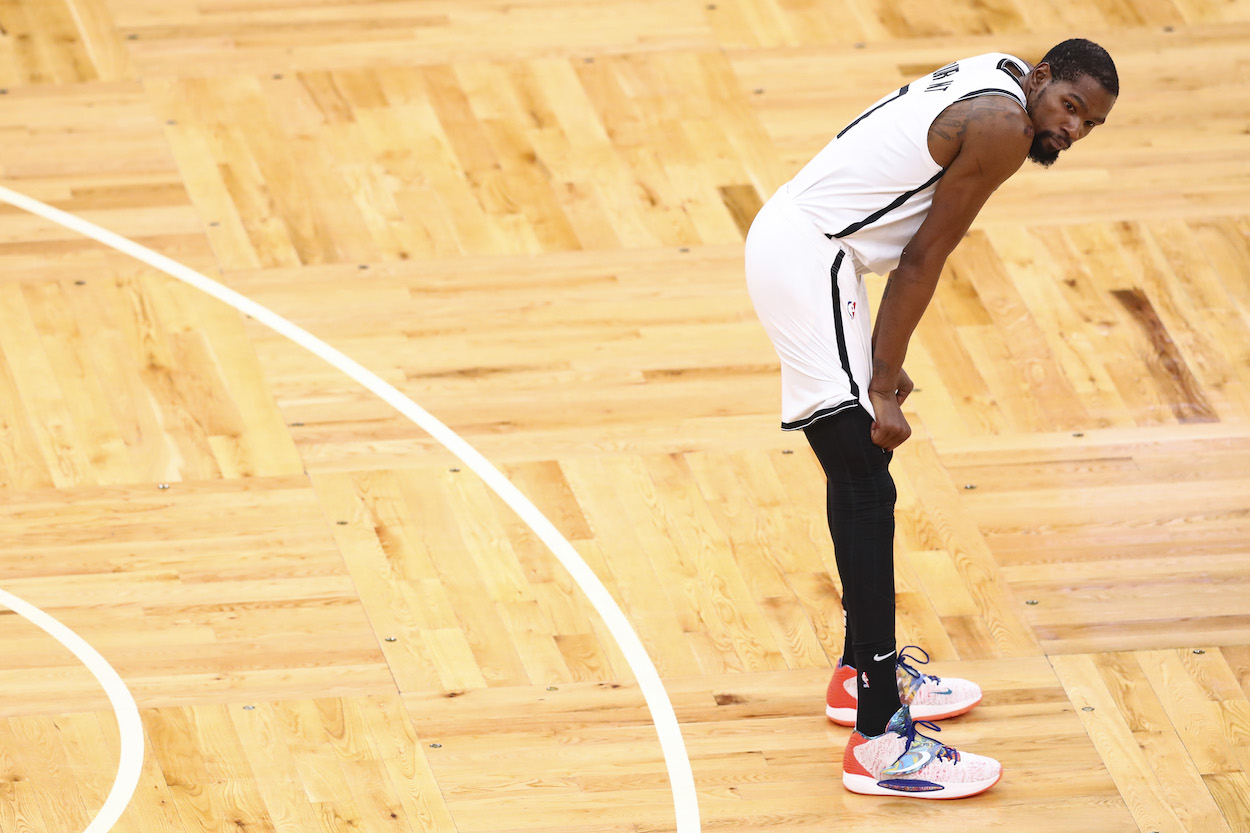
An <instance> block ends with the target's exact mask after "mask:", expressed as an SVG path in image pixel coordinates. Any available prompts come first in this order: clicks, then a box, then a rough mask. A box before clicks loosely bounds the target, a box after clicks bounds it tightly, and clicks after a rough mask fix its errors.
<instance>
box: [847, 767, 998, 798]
mask: <svg viewBox="0 0 1250 833" xmlns="http://www.w3.org/2000/svg"><path fill="white" fill-rule="evenodd" d="M1002 777H1003V771H1002V770H1001V769H1000V770H999V771H998V777H997V778H995V779H994V780H993V781H970V782H968V783H966V784H946V785H936V784H930V783H929V782H927V781H917V782H915V784H916V786H915V787H913V788H911V789H908V788H907V787H905V786H898V787H887V786H882V784H884V783H886V782H884V781H878V780H877V779H875V778H870V777H869V776H867V775H848V774H847V773H845V772H844V773H842V786H844V787H846V788H847V789H848V790H850V791H851V792H853V793H858V794H859V795H888V796H894V797H896V798H923V799H928V800H930V801H949V800H953V799H958V798H970V797H972V796H974V795H980V794H981V793H983V792H985V791H986V790H988V789H989V788H990V787H992V786H994V785H995V784H997V783H998V782H999V781H1000V780H1002ZM895 783H896V784H900V785H903V784H906V783H907V782H906V780H905V779H900V780H899V781H897V782H895ZM921 785H924V786H921Z"/></svg>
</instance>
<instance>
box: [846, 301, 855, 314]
mask: <svg viewBox="0 0 1250 833" xmlns="http://www.w3.org/2000/svg"><path fill="white" fill-rule="evenodd" d="M846 314H847V315H849V316H851V318H854V317H855V302H854V301H847V302H846Z"/></svg>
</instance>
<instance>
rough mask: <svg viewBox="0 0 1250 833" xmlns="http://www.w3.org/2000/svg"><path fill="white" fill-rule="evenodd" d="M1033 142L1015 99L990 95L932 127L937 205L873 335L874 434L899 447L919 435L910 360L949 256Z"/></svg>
mask: <svg viewBox="0 0 1250 833" xmlns="http://www.w3.org/2000/svg"><path fill="white" fill-rule="evenodd" d="M1032 140H1033V125H1032V121H1031V120H1030V119H1029V117H1028V115H1026V114H1025V112H1024V110H1023V109H1021V107H1020V105H1019V104H1017V103H1016V102H1015V101H1013V100H1011V99H1008V98H1004V97H1002V96H982V97H978V98H974V99H970V100H969V101H963V102H958V103H956V104H952V105H951V106H950V107H948V108H946V110H944V111H943V112H942V114H941V115H939V116H938V118H936V119H935V120H934V122H933V124H932V126H930V128H929V152H930V154H931V155H932V156H933V159H934V161H935V162H937V163H938V164H939V165H942V166H943V167H944V168H945V169H946V173H945V174H943V176H942V179H941V180H939V181H938V186H937V190H936V191H935V192H934V194H933V207H932V208H931V209H930V210H929V215H928V216H927V217H926V218H925V221H924V222H923V223H922V224H921V226H920V228H919V229H918V230H917V231H916V234H915V236H914V237H912V239H911V242H909V243H908V244H907V246H906V247H905V248H904V249H903V254H902V257H901V258H900V259H899V264H898V268H897V269H895V270H894V271H893V272H892V273H890V277H889V280H888V281H887V282H886V287H885V293H884V294H883V295H882V296H881V307H880V309H879V310H878V311H877V320H876V324H875V325H874V328H873V333H872V354H873V355H872V381H871V382H870V383H869V385H868V395H869V398H870V399H871V401H872V405H873V410H874V411H876V416H877V419H876V422H875V423H874V424H873V428H872V440H873V442H874V443H876V444H877V445H879V446H881V447H882V448H885V449H894V448H896V447H898V446H899V445H900V444H901V443H902V442H903V441H904V440H906V439H907V438H908V437H909V436H910V435H911V428H910V427H909V426H908V425H907V421H906V419H904V418H903V412H902V409H901V407H900V404H901V397H900V396H899V395H898V394H902V393H903V392H904V391H903V387H904V384H906V385H907V386H908V389H910V380H907V381H906V382H905V383H904V381H903V380H904V379H906V376H905V375H904V374H903V359H904V357H905V356H906V355H907V344H908V342H909V341H910V340H911V335H912V333H913V332H914V331H915V329H916V325H917V324H918V323H920V317H921V315H923V314H924V311H925V308H926V307H928V305H929V301H930V300H931V299H932V297H933V291H934V289H936V287H937V281H938V277H939V276H940V275H941V273H942V267H943V266H944V265H945V263H946V258H947V257H948V256H949V255H950V253H951V252H952V251H954V250H955V246H956V245H958V243H959V241H960V240H961V239H962V238H963V236H964V235H965V234H967V232H968V228H969V226H971V225H972V221H973V220H974V219H975V218H976V216H977V213H978V212H979V211H980V210H981V207H982V206H983V205H985V201H986V200H987V199H989V197H990V194H992V193H994V190H995V189H996V188H998V186H999V185H1001V184H1002V183H1003V182H1005V181H1006V180H1007V178H1008V177H1010V176H1011V175H1012V174H1014V173H1015V172H1016V171H1017V170H1019V168H1020V165H1021V164H1023V163H1024V159H1025V157H1026V156H1027V155H1028V152H1029V145H1030V144H1031V143H1032Z"/></svg>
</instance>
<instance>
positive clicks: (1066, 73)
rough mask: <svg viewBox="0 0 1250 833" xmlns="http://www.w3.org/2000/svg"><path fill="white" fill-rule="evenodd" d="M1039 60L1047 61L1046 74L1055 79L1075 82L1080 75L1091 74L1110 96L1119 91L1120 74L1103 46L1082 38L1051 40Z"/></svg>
mask: <svg viewBox="0 0 1250 833" xmlns="http://www.w3.org/2000/svg"><path fill="white" fill-rule="evenodd" d="M1041 63H1043V64H1050V77H1051V78H1054V79H1055V80H1056V81H1072V82H1075V81H1076V80H1077V79H1078V78H1080V77H1081V76H1082V75H1088V76H1089V77H1090V78H1093V79H1094V80H1095V81H1097V82H1098V83H1099V84H1101V85H1102V87H1103V89H1104V90H1106V91H1107V92H1109V93H1111V94H1112V95H1114V96H1118V95H1119V94H1120V76H1119V75H1118V74H1116V71H1115V61H1113V60H1111V55H1110V54H1108V52H1107V50H1105V49H1103V48H1102V47H1101V46H1099V45H1098V44H1096V43H1094V42H1093V41H1091V40H1085V39H1084V38H1072V39H1070V40H1066V41H1064V42H1063V43H1059V44H1055V45H1054V46H1052V47H1051V49H1050V51H1049V52H1047V53H1046V57H1045V58H1042V60H1041Z"/></svg>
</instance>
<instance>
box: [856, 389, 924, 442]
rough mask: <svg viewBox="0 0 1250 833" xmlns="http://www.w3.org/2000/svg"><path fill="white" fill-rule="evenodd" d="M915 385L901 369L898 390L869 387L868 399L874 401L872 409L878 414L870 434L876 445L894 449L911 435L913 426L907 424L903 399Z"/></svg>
mask: <svg viewBox="0 0 1250 833" xmlns="http://www.w3.org/2000/svg"><path fill="white" fill-rule="evenodd" d="M915 387H916V386H915V385H914V384H913V383H912V381H911V377H910V376H908V375H907V371H905V370H900V371H899V373H898V388H897V389H896V390H893V391H884V390H877V389H876V388H869V389H868V399H869V400H870V401H871V402H872V409H873V411H874V412H875V413H876V415H877V419H876V420H875V421H874V422H873V423H872V431H871V433H870V434H869V436H870V437H871V439H872V442H873V444H874V445H878V446H880V447H881V448H884V449H885V450H886V451H893V450H894V449H896V448H898V447H899V446H900V445H902V444H903V443H904V442H906V440H907V438H908V437H910V436H911V426H910V425H908V424H907V418H906V417H904V416H903V401H904V400H906V399H907V397H908V396H909V395H910V394H911V392H912V391H913V390H914V389H915Z"/></svg>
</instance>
